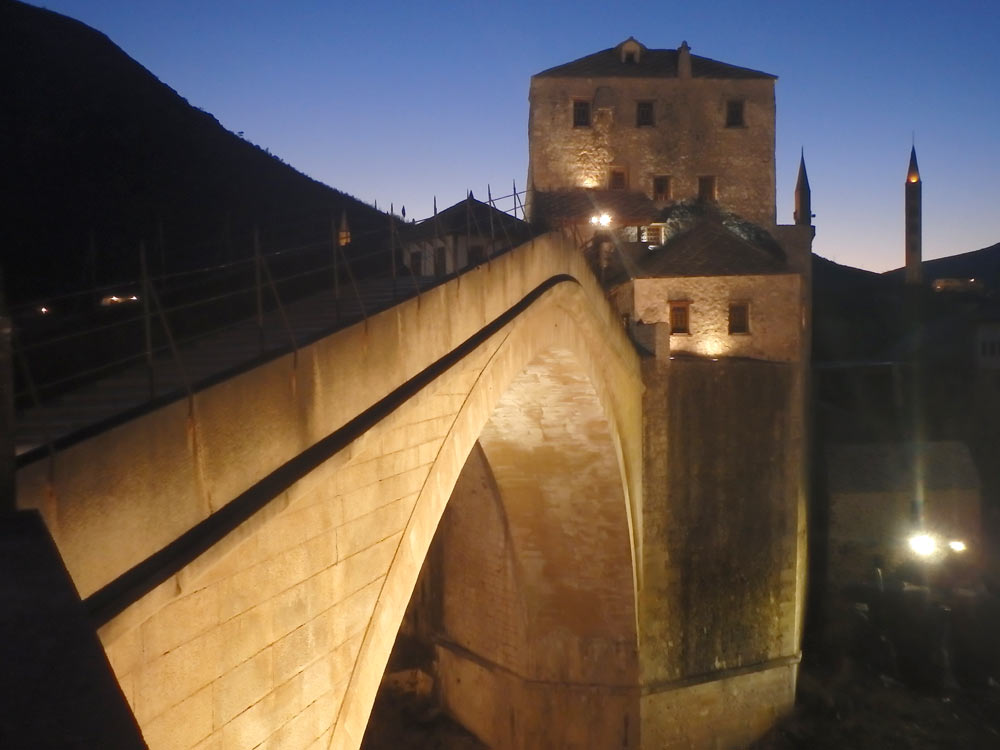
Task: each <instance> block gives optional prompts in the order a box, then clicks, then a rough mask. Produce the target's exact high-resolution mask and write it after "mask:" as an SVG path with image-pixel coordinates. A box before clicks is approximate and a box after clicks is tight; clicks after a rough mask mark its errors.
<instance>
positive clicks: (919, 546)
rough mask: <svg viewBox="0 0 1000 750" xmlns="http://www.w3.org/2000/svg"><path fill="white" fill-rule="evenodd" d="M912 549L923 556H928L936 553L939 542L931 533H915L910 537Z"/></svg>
mask: <svg viewBox="0 0 1000 750" xmlns="http://www.w3.org/2000/svg"><path fill="white" fill-rule="evenodd" d="M910 549H912V550H913V551H914V552H915V553H916V554H918V555H920V556H921V557H928V556H930V555H933V554H934V551H935V550H936V549H937V542H936V541H935V539H934V537H932V536H931V535H930V534H914V535H913V536H911V537H910Z"/></svg>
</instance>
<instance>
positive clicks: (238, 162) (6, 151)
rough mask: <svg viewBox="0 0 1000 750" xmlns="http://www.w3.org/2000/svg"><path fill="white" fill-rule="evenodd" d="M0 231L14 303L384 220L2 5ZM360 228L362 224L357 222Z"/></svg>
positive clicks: (30, 11) (97, 37)
mask: <svg viewBox="0 0 1000 750" xmlns="http://www.w3.org/2000/svg"><path fill="white" fill-rule="evenodd" d="M0 91H2V92H3V105H2V108H0V133H2V142H0V163H2V164H3V178H2V179H3V181H4V182H3V193H2V194H3V196H4V203H5V204H6V206H5V208H6V209H7V211H6V216H7V217H8V218H7V219H6V220H5V221H4V222H3V223H2V229H0V232H2V234H0V243H2V250H0V253H2V263H3V266H4V273H5V276H6V287H7V291H8V294H9V295H10V296H11V297H12V298H13V300H12V301H14V302H16V301H24V300H27V299H33V298H36V297H38V296H41V295H50V294H55V293H59V292H61V291H67V290H70V289H76V288H80V287H88V286H93V285H94V284H95V283H107V282H111V281H116V280H119V279H123V278H134V277H135V276H136V275H137V273H138V259H137V247H138V243H139V240H140V239H145V240H146V242H147V243H148V245H149V246H150V249H151V251H150V257H151V265H152V270H153V272H154V273H160V272H162V271H164V270H176V269H180V268H187V267H193V266H204V265H208V264H211V263H213V262H217V261H219V260H225V259H231V258H235V257H240V256H246V255H247V254H249V253H250V242H249V237H250V235H251V231H252V227H253V226H254V225H259V226H260V230H261V233H262V235H263V238H264V244H265V248H266V249H275V248H278V247H282V246H285V245H288V244H294V243H302V242H306V241H311V240H313V239H315V238H319V237H327V238H328V237H329V232H330V220H331V217H339V216H340V213H341V210H346V211H347V214H348V217H349V220H350V222H351V228H352V230H354V234H355V237H356V238H357V239H361V238H363V237H365V236H366V235H367V236H370V234H371V233H372V232H379V231H381V230H382V229H383V228H385V227H386V224H387V219H386V218H385V216H384V215H382V214H380V213H378V212H377V211H376V210H375V209H373V208H372V207H370V206H368V205H366V204H363V203H361V202H360V201H357V200H356V199H354V198H352V197H350V196H348V195H345V194H344V193H341V192H338V191H336V190H333V189H331V188H329V187H326V186H325V185H322V184H320V183H318V182H316V181H314V180H312V179H310V178H308V177H306V176H304V175H302V174H301V173H299V172H297V171H296V170H294V169H293V168H291V167H289V166H287V165H286V164H284V163H282V162H281V161H280V160H278V159H276V158H275V157H273V156H271V155H270V154H268V153H267V152H266V151H264V150H262V149H260V148H258V147H257V146H255V145H253V144H250V143H248V142H246V141H244V140H243V139H241V138H239V137H238V136H236V135H234V134H232V133H230V132H229V131H227V130H225V129H224V128H223V127H222V126H221V125H220V124H219V123H218V121H216V120H215V118H214V117H212V116H211V115H210V114H208V113H206V112H203V111H200V110H198V109H195V108H193V107H191V106H190V105H189V104H188V103H187V101H186V100H184V99H183V98H182V97H181V96H179V95H178V94H177V93H176V92H175V91H173V90H172V89H171V88H169V87H168V86H166V85H164V84H163V83H161V82H160V81H159V80H157V78H156V77H155V76H154V75H152V74H151V73H150V72H149V71H147V70H146V69H145V68H143V67H142V66H141V65H139V64H138V63H136V62H135V61H134V60H132V59H131V58H129V57H128V56H127V55H126V54H125V53H124V52H122V50H121V49H119V48H118V47H117V46H115V44H114V43H112V42H111V41H110V40H109V39H108V38H107V37H106V36H104V35H103V34H101V33H100V32H97V31H95V30H94V29H91V28H89V27H87V26H85V25H84V24H82V23H79V22H77V21H74V20H72V19H69V18H66V17H64V16H60V15H58V14H56V13H52V12H50V11H46V10H42V9H40V8H35V7H32V6H29V5H24V4H22V3H19V2H14V1H13V0H0ZM366 230H367V231H366Z"/></svg>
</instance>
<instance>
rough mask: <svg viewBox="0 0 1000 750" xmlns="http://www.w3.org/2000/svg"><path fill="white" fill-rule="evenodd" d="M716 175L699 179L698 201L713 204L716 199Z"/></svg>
mask: <svg viewBox="0 0 1000 750" xmlns="http://www.w3.org/2000/svg"><path fill="white" fill-rule="evenodd" d="M716 194H717V193H716V184H715V175H704V176H702V177H699V178H698V200H700V201H707V202H711V201H714V200H715V198H716Z"/></svg>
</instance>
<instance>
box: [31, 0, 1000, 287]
mask: <svg viewBox="0 0 1000 750" xmlns="http://www.w3.org/2000/svg"><path fill="white" fill-rule="evenodd" d="M44 7H47V8H49V9H50V10H54V11H57V12H59V13H63V14H65V15H68V16H71V17H73V18H76V19H78V20H80V21H83V22H84V23H86V24H88V25H90V26H93V27H94V28H96V29H98V30H100V31H102V32H104V33H105V34H107V35H108V36H109V37H110V38H111V40H112V41H114V42H115V43H116V44H117V45H118V46H120V47H121V48H122V49H123V50H125V52H126V53H128V54H129V55H130V56H132V57H133V58H134V59H136V60H137V61H138V62H139V63H141V64H142V65H144V66H145V67H146V68H148V69H149V70H150V71H151V72H152V73H153V74H154V75H156V76H157V77H158V78H159V79H160V80H161V81H163V82H164V83H166V84H167V85H169V86H171V87H172V88H174V89H175V90H176V91H177V92H178V93H180V94H181V95H182V96H183V97H185V98H186V99H187V100H188V101H189V102H190V103H191V104H192V105H194V106H197V107H200V108H202V109H204V110H206V111H208V112H211V113H212V114H213V115H215V116H216V117H217V118H218V119H219V121H220V122H221V123H222V124H223V125H224V126H225V127H227V128H229V129H230V130H232V131H234V132H237V131H242V132H243V133H244V135H245V137H246V138H247V139H248V140H250V141H253V142H254V143H257V144H258V145H260V146H262V147H265V148H268V149H269V150H270V151H271V153H273V154H276V155H278V156H280V157H281V158H282V159H284V160H285V161H286V162H288V163H289V164H291V165H292V166H294V167H296V168H297V169H299V170H300V171H302V172H304V173H306V174H308V175H310V176H311V177H313V178H315V179H317V180H320V181H321V182H324V183H326V184H328V185H330V186H332V187H336V188H338V189H340V190H344V191H346V192H348V193H351V194H353V195H355V196H357V197H358V198H361V199H362V200H365V201H368V202H372V201H375V200H377V201H378V204H379V206H380V207H383V206H384V207H388V205H389V203H390V202H393V203H394V204H395V207H396V211H397V213H398V212H399V208H400V206H401V205H405V206H406V210H407V216H408V217H409V218H423V217H424V216H427V215H428V214H430V212H431V201H432V196H433V195H435V194H436V195H437V197H438V206H440V207H442V208H444V207H445V206H448V205H451V204H452V203H454V202H455V201H457V200H459V199H461V198H462V197H463V196H464V195H465V191H466V190H468V189H471V190H472V191H473V192H474V193H475V195H476V197H479V198H485V197H486V186H487V184H488V183H489V184H490V185H491V186H492V187H493V193H494V195H499V194H507V193H509V192H510V187H511V181H512V180H516V181H517V186H518V189H519V190H520V189H523V188H524V181H525V174H526V171H527V161H528V145H527V117H528V83H529V78H530V76H531V75H532V74H533V73H537V72H539V71H541V70H544V69H546V68H549V67H551V66H553V65H558V64H560V63H564V62H568V61H570V60H574V59H576V58H578V57H582V56H584V55H587V54H590V53H592V52H596V51H598V50H601V49H605V48H607V47H612V46H614V45H616V44H617V43H618V42H620V41H622V40H623V39H625V38H626V37H628V36H629V35H632V36H635V37H636V38H637V39H638V40H639V41H640V42H642V43H643V44H645V45H646V46H648V47H653V48H676V47H677V46H678V45H679V44H680V43H681V41H682V40H687V42H688V44H690V46H691V50H692V52H693V53H694V54H696V55H702V56H704V57H711V58H714V59H717V60H722V61H724V62H728V63H732V64H734V65H740V66H744V67H749V68H756V69H758V70H763V71H766V72H768V73H773V74H775V75H777V76H778V81H777V87H776V97H777V182H778V196H777V197H778V221H779V223H791V221H792V190H793V188H794V185H795V175H796V170H797V167H798V156H799V148H800V147H803V148H805V155H806V165H807V168H808V170H809V180H810V183H811V184H812V190H813V211H814V213H815V214H816V218H815V220H814V221H815V224H816V230H817V234H816V241H815V244H814V249H815V251H816V252H817V253H819V254H820V255H823V256H825V257H827V258H830V259H832V260H836V261H837V262H839V263H847V264H849V265H854V266H858V267H862V268H868V269H871V270H876V271H882V270H886V269H889V268H894V267H897V266H900V265H901V264H902V258H903V249H902V244H903V239H902V238H903V181H904V178H905V175H906V167H907V162H908V159H909V151H910V143H911V138H912V137H913V134H915V136H916V146H917V158H918V161H919V163H920V173H921V177H922V178H923V182H924V189H923V196H924V257H925V258H936V257H941V256H945V255H952V254H955V253H959V252H966V251H969V250H977V249H979V248H981V247H985V246H988V245H992V244H994V243H996V242H1000V189H998V187H997V186H998V184H1000V183H998V181H997V174H998V173H1000V45H998V44H997V37H998V34H1000V2H997V0H953V1H952V2H950V3H942V2H939V1H938V0H878V1H877V2H873V1H872V0H836V2H818V1H816V0H769V1H763V0H757V1H756V2H748V1H747V0H714V1H713V0H701V1H699V2H694V1H693V0H687V2H674V1H672V0H659V1H658V2H628V1H624V0H610V1H609V0H605V2H593V1H592V0H575V1H574V2H562V3H556V2H549V1H548V0H534V1H533V2H526V1H525V0H501V1H500V2H489V3H487V2H480V0H465V1H464V2H458V1H456V2H452V1H446V0H439V1H438V2H436V3H421V2H414V1H413V0H408V1H406V2H404V1H403V0H395V1H392V0H354V1H352V2H344V1H343V0H328V1H326V2H323V1H321V0H283V1H282V2H276V1H275V0H207V1H206V0H46V2H45V3H44Z"/></svg>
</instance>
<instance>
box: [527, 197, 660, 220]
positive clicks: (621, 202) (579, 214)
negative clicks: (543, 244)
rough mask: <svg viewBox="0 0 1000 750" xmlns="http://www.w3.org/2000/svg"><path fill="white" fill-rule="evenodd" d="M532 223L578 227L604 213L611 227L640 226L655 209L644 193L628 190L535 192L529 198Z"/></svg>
mask: <svg viewBox="0 0 1000 750" xmlns="http://www.w3.org/2000/svg"><path fill="white" fill-rule="evenodd" d="M531 212H532V217H533V220H540V221H542V222H547V223H548V224H550V225H559V224H563V223H570V224H582V223H586V222H587V221H589V220H590V217H591V216H594V215H596V214H601V213H607V214H609V215H611V216H612V217H613V219H614V222H615V224H628V225H642V224H648V223H649V222H650V221H652V220H653V219H654V218H655V217H656V215H657V213H659V209H658V208H657V207H656V204H655V203H653V201H651V200H650V199H649V198H648V197H647V196H646V195H645V193H638V192H630V191H628V190H588V189H584V188H579V189H576V190H536V191H535V192H534V193H533V195H532V208H531Z"/></svg>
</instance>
